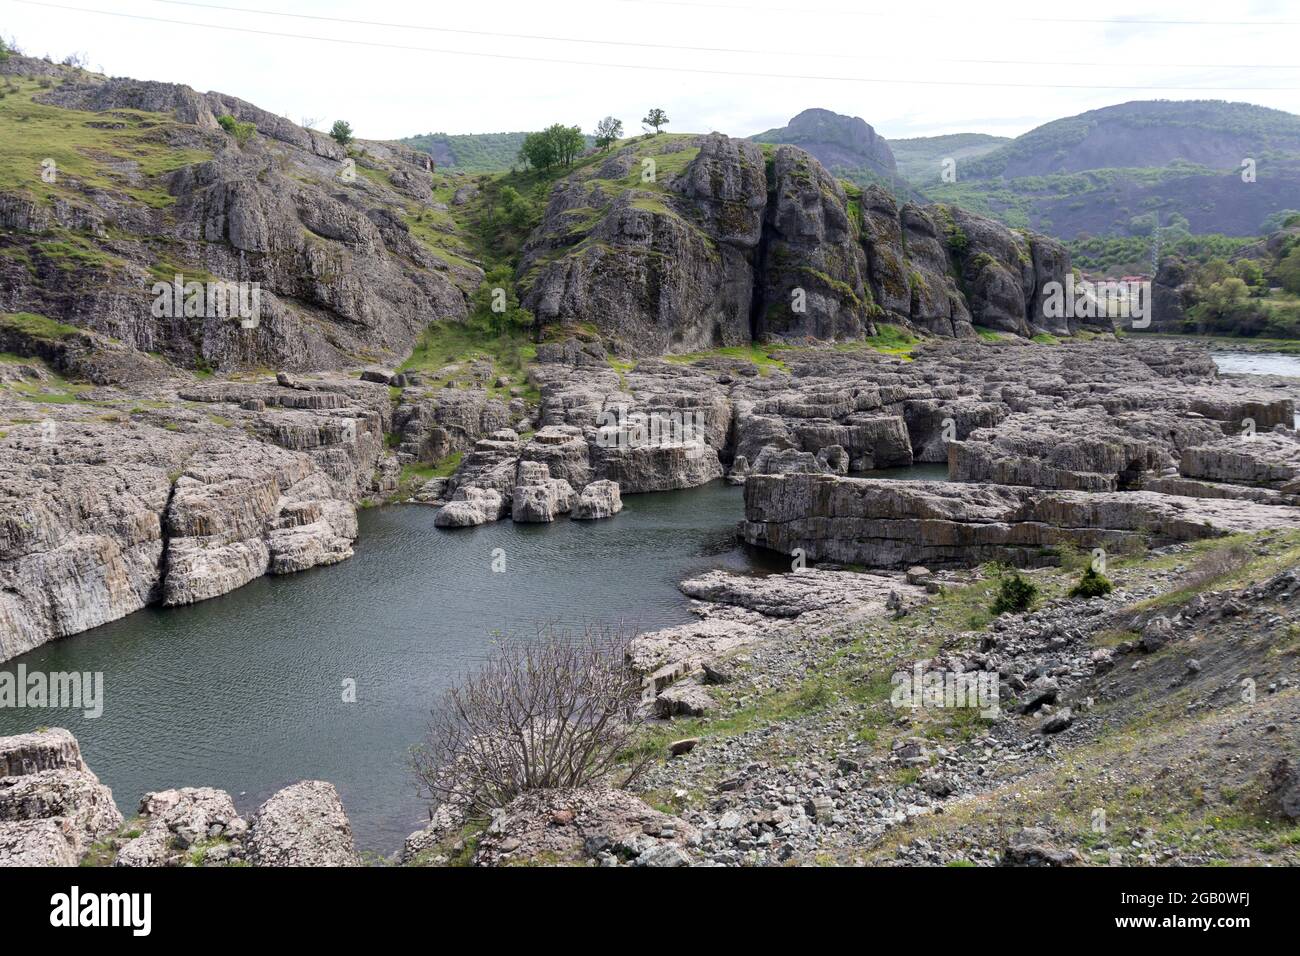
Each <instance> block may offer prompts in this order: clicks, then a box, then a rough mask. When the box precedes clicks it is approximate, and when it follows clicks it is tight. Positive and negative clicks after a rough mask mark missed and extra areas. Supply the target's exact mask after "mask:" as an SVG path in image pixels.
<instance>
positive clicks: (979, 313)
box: [519, 133, 1106, 355]
mask: <svg viewBox="0 0 1300 956" xmlns="http://www.w3.org/2000/svg"><path fill="white" fill-rule="evenodd" d="M1068 272H1069V257H1068V255H1067V254H1066V252H1065V249H1064V247H1062V246H1061V245H1060V244H1059V243H1056V242H1054V241H1053V240H1050V239H1047V238H1045V237H1042V236H1036V235H1021V234H1019V233H1015V232H1012V231H1011V230H1009V229H1007V228H1006V227H1005V226H1002V225H1001V224H999V223H996V222H994V221H992V220H988V219H984V218H982V217H979V216H975V215H972V214H970V213H966V212H963V211H960V210H956V209H954V208H950V207H945V206H927V207H921V206H917V205H913V204H910V203H903V204H902V205H901V206H900V205H899V203H898V202H897V201H896V200H895V199H894V198H893V197H892V196H891V195H890V193H888V192H887V191H886V190H885V189H883V188H882V187H879V186H871V187H868V188H866V189H862V190H859V189H858V187H856V186H855V187H850V188H849V189H847V190H846V188H845V187H844V186H842V185H841V184H840V183H839V182H838V181H837V180H836V179H835V178H834V177H833V176H832V175H831V174H830V173H828V172H827V171H826V169H825V168H824V167H823V166H822V164H821V163H819V162H818V161H817V160H816V159H815V158H814V157H813V156H811V155H809V153H807V152H804V151H803V150H801V149H799V148H798V147H796V146H790V145H781V146H775V147H772V146H767V147H763V148H760V147H759V146H757V145H755V144H753V143H750V142H747V141H741V140H733V139H730V138H728V137H726V136H724V135H722V134H720V133H711V134H709V135H708V136H701V137H666V136H661V137H655V138H653V139H652V140H649V141H646V142H641V143H636V144H632V145H629V146H626V147H624V148H623V149H622V150H620V151H619V152H618V153H616V154H615V155H613V156H612V157H610V158H609V159H608V160H606V161H605V162H604V163H602V164H595V165H590V166H587V167H584V168H583V169H581V170H579V171H577V172H574V173H573V174H571V175H570V176H569V177H568V178H567V179H565V180H563V181H562V182H560V183H558V184H557V185H556V186H555V187H554V189H553V190H552V193H551V198H550V203H549V205H548V208H547V211H546V214H545V217H544V219H543V222H542V224H541V225H540V226H539V227H538V229H537V231H536V232H534V234H533V235H532V236H531V237H530V238H529V240H528V243H527V245H526V246H525V249H524V257H523V262H522V264H521V266H520V269H519V276H520V283H521V287H522V288H523V289H524V290H525V294H524V296H523V304H524V306H525V307H526V308H528V309H530V310H531V311H532V312H533V313H534V315H535V316H536V317H537V319H538V320H539V321H540V322H542V323H543V324H546V325H554V324H564V325H569V324H580V323H587V322H594V323H595V325H596V327H597V329H598V330H599V331H600V333H601V335H602V336H603V338H604V340H605V342H606V344H607V345H608V346H610V347H611V348H612V349H613V350H614V351H615V352H618V353H621V354H631V355H644V354H660V353H665V352H679V353H680V352H694V351H700V350H704V349H709V348H715V347H719V346H730V345H740V344H744V343H746V342H749V341H751V340H759V339H766V338H772V339H787V340H809V339H816V340H823V341H845V340H853V339H858V338H861V337H862V336H863V335H866V334H871V333H873V332H874V331H875V326H874V324H873V323H874V322H876V321H880V320H884V321H889V322H895V323H900V324H904V325H907V326H910V327H913V328H917V329H922V330H925V331H929V332H933V333H936V334H940V335H946V336H969V335H972V334H973V330H972V324H976V325H985V326H988V327H991V328H996V329H1003V330H1006V331H1008V332H1012V333H1014V334H1017V335H1030V334H1033V333H1035V332H1039V331H1054V332H1062V333H1064V332H1069V331H1073V330H1074V329H1076V328H1079V327H1080V326H1079V325H1078V324H1077V323H1075V322H1074V321H1073V320H1067V319H1064V318H1056V319H1053V318H1049V313H1048V312H1047V311H1045V310H1044V308H1043V300H1044V297H1045V295H1046V294H1047V290H1048V289H1049V287H1050V284H1051V283H1053V282H1057V283H1060V282H1063V281H1064V279H1065V276H1066V275H1067V273H1068ZM1098 325H1099V326H1106V323H1105V321H1104V320H1103V321H1102V322H1100V323H1098Z"/></svg>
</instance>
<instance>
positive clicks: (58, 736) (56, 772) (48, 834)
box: [0, 728, 122, 867]
mask: <svg viewBox="0 0 1300 956" xmlns="http://www.w3.org/2000/svg"><path fill="white" fill-rule="evenodd" d="M121 825H122V814H121V813H119V812H118V810H117V807H116V806H114V804H113V794H112V792H111V791H110V790H109V789H108V788H107V787H105V786H104V785H103V784H101V783H100V782H99V778H98V777H96V776H95V775H94V774H93V773H91V771H90V769H89V768H88V767H87V766H86V764H85V762H84V761H83V760H82V759H81V748H80V747H79V746H78V744H77V741H76V738H74V737H73V736H72V734H70V733H68V732H67V731H66V730H62V729H57V728H56V729H54V730H44V731H38V732H36V733H31V734H20V735H18V736H16V737H0V867H3V866H75V865H76V862H77V860H78V859H79V858H80V857H81V856H82V855H83V854H84V853H85V852H86V851H87V850H89V849H90V846H91V844H92V843H94V842H95V841H96V840H99V839H101V838H102V837H104V836H106V835H107V834H109V833H112V832H113V831H115V830H116V829H117V828H118V827H119V826H121Z"/></svg>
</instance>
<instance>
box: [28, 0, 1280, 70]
mask: <svg viewBox="0 0 1300 956" xmlns="http://www.w3.org/2000/svg"><path fill="white" fill-rule="evenodd" d="M10 2H12V3H21V4H23V5H25V6H30V7H39V8H42V9H47V10H69V11H72V12H74V13H93V14H97V15H99V16H105V17H118V18H122V19H127V20H143V21H148V22H152V23H166V24H171V25H173V26H184V27H199V28H200V29H204V30H223V31H226V32H230V33H246V34H254V35H258V36H269V37H277V38H280V39H290V40H313V41H316V42H320V43H339V44H343V45H345V46H361V47H373V48H375V49H382V50H404V51H408V52H414V53H438V54H442V55H444V56H466V57H479V58H483V59H490V60H513V61H519V62H525V63H547V64H552V65H557V66H586V67H598V68H601V69H612V70H642V71H649V72H654V73H694V74H697V75H701V76H729V77H744V78H750V79H767V80H812V81H816V82H826V83H865V84H880V85H885V86H899V85H901V86H959V87H989V88H998V89H1034V90H1041V89H1056V90H1118V91H1126V92H1133V91H1136V92H1160V93H1164V92H1214V93H1227V92H1236V93H1259V92H1298V91H1300V87H1297V86H1174V85H1166V86H1143V85H1114V84H1098V83H999V82H987V81H978V80H917V79H903V78H897V77H890V78H888V79H885V78H880V77H869V76H824V75H820V74H812V73H767V72H758V71H752V70H711V69H705V68H702V67H692V66H680V67H677V66H651V65H647V64H638V63H608V62H600V61H593V60H571V59H561V58H557V57H541V56H526V55H523V54H515V53H485V52H482V51H471V50H449V49H444V48H439V47H427V46H414V45H411V44H405V43H381V42H379V41H377V40H349V39H344V38H341V37H323V36H311V35H308V34H302V33H286V32H282V31H277V30H259V29H255V28H253V27H231V26H224V25H219V24H215V23H195V22H193V21H192V20H173V19H169V18H167V17H151V16H146V15H144V14H137V13H118V12H115V11H112V10H95V9H92V8H89V7H74V6H69V5H66V4H61V3H45V2H38V0H10Z"/></svg>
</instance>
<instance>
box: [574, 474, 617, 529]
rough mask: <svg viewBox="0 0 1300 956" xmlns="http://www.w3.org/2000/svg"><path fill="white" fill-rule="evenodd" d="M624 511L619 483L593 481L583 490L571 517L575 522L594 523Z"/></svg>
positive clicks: (575, 503)
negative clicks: (595, 520) (593, 521)
mask: <svg viewBox="0 0 1300 956" xmlns="http://www.w3.org/2000/svg"><path fill="white" fill-rule="evenodd" d="M622 510H623V498H622V496H621V495H620V494H619V488H618V482H615V481H607V480H601V481H593V482H592V483H591V484H589V485H587V487H585V488H583V489H582V492H581V493H580V494H579V495H578V500H577V501H575V502H574V505H573V511H572V512H570V514H569V517H570V518H573V519H574V520H575V521H592V520H594V519H597V518H612V517H614V515H616V514H618V513H619V512H620V511H622Z"/></svg>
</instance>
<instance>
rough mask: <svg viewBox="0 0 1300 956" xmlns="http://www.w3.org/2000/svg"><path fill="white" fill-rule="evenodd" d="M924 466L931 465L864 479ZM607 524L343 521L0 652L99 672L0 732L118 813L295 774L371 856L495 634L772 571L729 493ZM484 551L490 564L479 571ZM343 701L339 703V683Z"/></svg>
mask: <svg viewBox="0 0 1300 956" xmlns="http://www.w3.org/2000/svg"><path fill="white" fill-rule="evenodd" d="M876 474H877V475H878V476H881V477H892V478H931V479H935V478H943V477H945V476H946V469H945V467H944V466H942V465H918V466H916V467H914V468H902V469H890V470H888V471H885V472H878V473H876ZM624 504H625V507H624V510H623V512H622V513H621V514H619V515H618V516H616V517H615V518H613V519H610V520H606V521H595V522H581V521H570V520H568V519H561V520H559V521H556V522H555V523H554V524H551V525H520V524H515V523H513V522H511V521H509V520H506V521H500V522H497V523H495V524H490V525H484V526H482V527H479V528H468V529H459V530H454V531H446V530H442V529H438V528H435V527H434V525H433V515H434V510H433V509H432V508H424V507H417V506H393V507H386V508H375V509H370V510H367V511H363V512H362V513H361V514H360V524H361V537H360V539H359V540H358V542H357V545H356V556H355V557H354V558H352V559H351V560H349V561H345V562H343V563H342V564H339V565H335V566H333V567H328V568H316V569H313V570H311V571H306V572H303V573H301V574H294V575H288V576H285V577H263V578H259V579H257V580H256V581H253V582H252V583H250V584H248V585H246V586H245V587H242V588H240V589H238V590H237V591H234V592H232V593H230V594H227V595H224V596H223V597H219V598H215V599H213V600H210V601H204V602H201V603H199V604H195V605H191V606H188V607H181V608H169V609H158V608H147V609H145V610H143V611H140V612H138V613H136V614H132V615H130V616H128V617H126V618H123V619H122V620H120V621H115V622H113V623H112V624H106V625H104V626H103V627H98V628H95V629H94V630H92V631H87V632H85V633H83V634H78V635H76V636H74V637H70V638H66V639H64V640H61V641H56V642H54V643H52V644H47V645H45V646H43V647H40V648H37V649H36V650H34V651H32V652H31V653H29V654H26V655H23V656H22V657H19V658H16V659H15V660H12V661H9V662H6V664H5V665H4V669H6V670H10V671H11V672H12V671H14V670H15V669H16V667H17V665H18V664H20V663H21V664H25V665H26V666H27V669H28V671H33V670H41V671H77V672H84V671H102V672H103V674H104V683H105V690H104V697H105V705H104V713H103V715H102V716H101V717H99V718H98V719H86V718H85V717H83V716H82V715H81V714H80V712H76V711H67V710H57V711H56V710H44V711H32V710H15V709H4V710H0V735H5V734H13V733H21V732H23V731H27V730H31V729H34V728H35V727H37V726H41V725H50V726H54V725H59V726H64V727H67V728H68V729H69V730H71V731H72V732H73V733H74V734H75V735H76V736H77V738H78V739H79V740H80V741H81V746H82V750H83V752H84V754H85V756H86V759H87V762H88V763H89V765H90V767H91V768H92V769H93V770H94V771H95V772H96V773H97V774H98V775H99V777H100V779H101V780H102V781H103V782H104V783H106V784H107V785H108V786H109V787H111V788H112V790H113V795H114V797H115V798H116V799H117V802H118V805H119V806H120V807H121V809H122V811H123V812H124V813H128V814H133V813H134V812H135V809H136V805H137V804H138V802H139V799H140V797H141V796H142V795H143V794H144V793H146V792H148V791H150V790H159V789H164V788H167V787H176V786H212V787H219V788H221V789H223V790H227V791H229V792H230V793H231V794H232V795H233V796H234V797H235V801H236V804H237V805H238V806H239V808H240V810H241V811H244V812H250V811H252V810H254V809H256V807H257V806H258V805H259V804H260V803H261V801H262V800H264V799H265V798H266V797H267V796H269V795H270V794H271V793H273V792H274V791H275V790H277V789H279V788H280V787H283V786H285V785H287V784H289V783H293V782H295V781H298V780H303V779H319V780H328V781H330V782H331V783H333V784H334V785H335V786H337V787H338V789H339V792H340V794H341V795H342V798H343V804H344V806H345V808H346V809H347V812H348V815H349V817H350V818H351V820H352V824H353V828H354V830H355V832H356V836H357V842H358V845H359V846H360V847H361V848H363V849H368V850H376V851H379V852H383V853H390V852H392V851H394V850H396V849H397V848H398V847H400V845H401V841H402V840H403V839H404V838H405V837H406V835H407V834H408V833H410V832H411V831H413V830H415V829H417V828H419V827H420V826H422V825H423V822H424V820H425V819H426V816H427V814H426V810H425V808H424V804H423V803H422V801H421V800H420V799H419V797H418V794H417V793H416V791H415V788H414V785H413V784H412V781H411V778H410V776H409V774H408V771H407V769H406V754H407V752H408V750H409V748H410V747H411V745H412V744H414V743H416V742H417V741H418V740H419V739H420V737H421V735H422V733H423V731H424V724H425V718H426V715H427V714H428V710H429V706H430V704H431V703H432V702H433V700H434V699H435V697H436V696H437V694H438V692H439V691H440V690H442V689H443V688H445V687H446V686H447V684H448V683H449V682H450V681H452V680H454V679H455V678H456V677H457V676H459V675H461V674H463V673H464V671H465V670H466V669H467V668H470V667H472V666H474V664H475V663H476V662H479V661H481V660H482V659H483V658H484V657H485V656H486V655H487V654H488V653H490V652H491V649H492V647H493V646H494V643H495V642H496V641H497V640H498V635H501V634H516V635H520V636H529V635H532V634H535V633H536V628H537V627H538V625H544V624H548V623H549V624H555V625H558V626H562V627H568V628H580V627H582V626H583V625H584V624H589V623H590V624H607V625H619V624H621V625H624V626H626V627H628V628H630V629H635V630H643V629H654V628H660V627H668V626H671V625H674V624H680V623H684V622H686V621H689V620H691V619H692V615H691V614H690V611H689V602H688V600H687V599H686V598H685V596H684V595H682V593H681V592H680V591H679V590H678V589H677V584H678V582H679V581H681V580H682V579H683V578H685V577H688V576H690V575H692V574H696V573H699V572H702V571H705V570H708V569H710V568H730V569H734V570H751V571H763V570H784V569H785V568H786V567H787V559H781V558H779V557H778V556H775V555H770V554H767V553H762V552H757V551H754V550H752V549H747V548H744V547H742V546H740V545H738V544H737V541H736V533H735V528H736V522H737V521H739V520H740V518H741V517H742V515H743V510H744V504H743V489H741V488H737V487H732V486H729V485H727V484H725V483H724V482H720V481H719V482H714V483H713V484H711V485H708V486H705V487H703V488H696V489H690V490H685V491H676V492H667V493H662V494H648V495H629V496H628V497H627V498H626V499H624ZM497 549H500V551H501V553H502V554H503V556H504V560H505V567H506V570H505V572H504V573H495V572H493V570H492V563H493V558H494V552H496V551H497ZM345 679H351V680H354V681H356V694H357V701H356V702H355V703H345V702H344V701H343V681H344V680H345Z"/></svg>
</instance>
